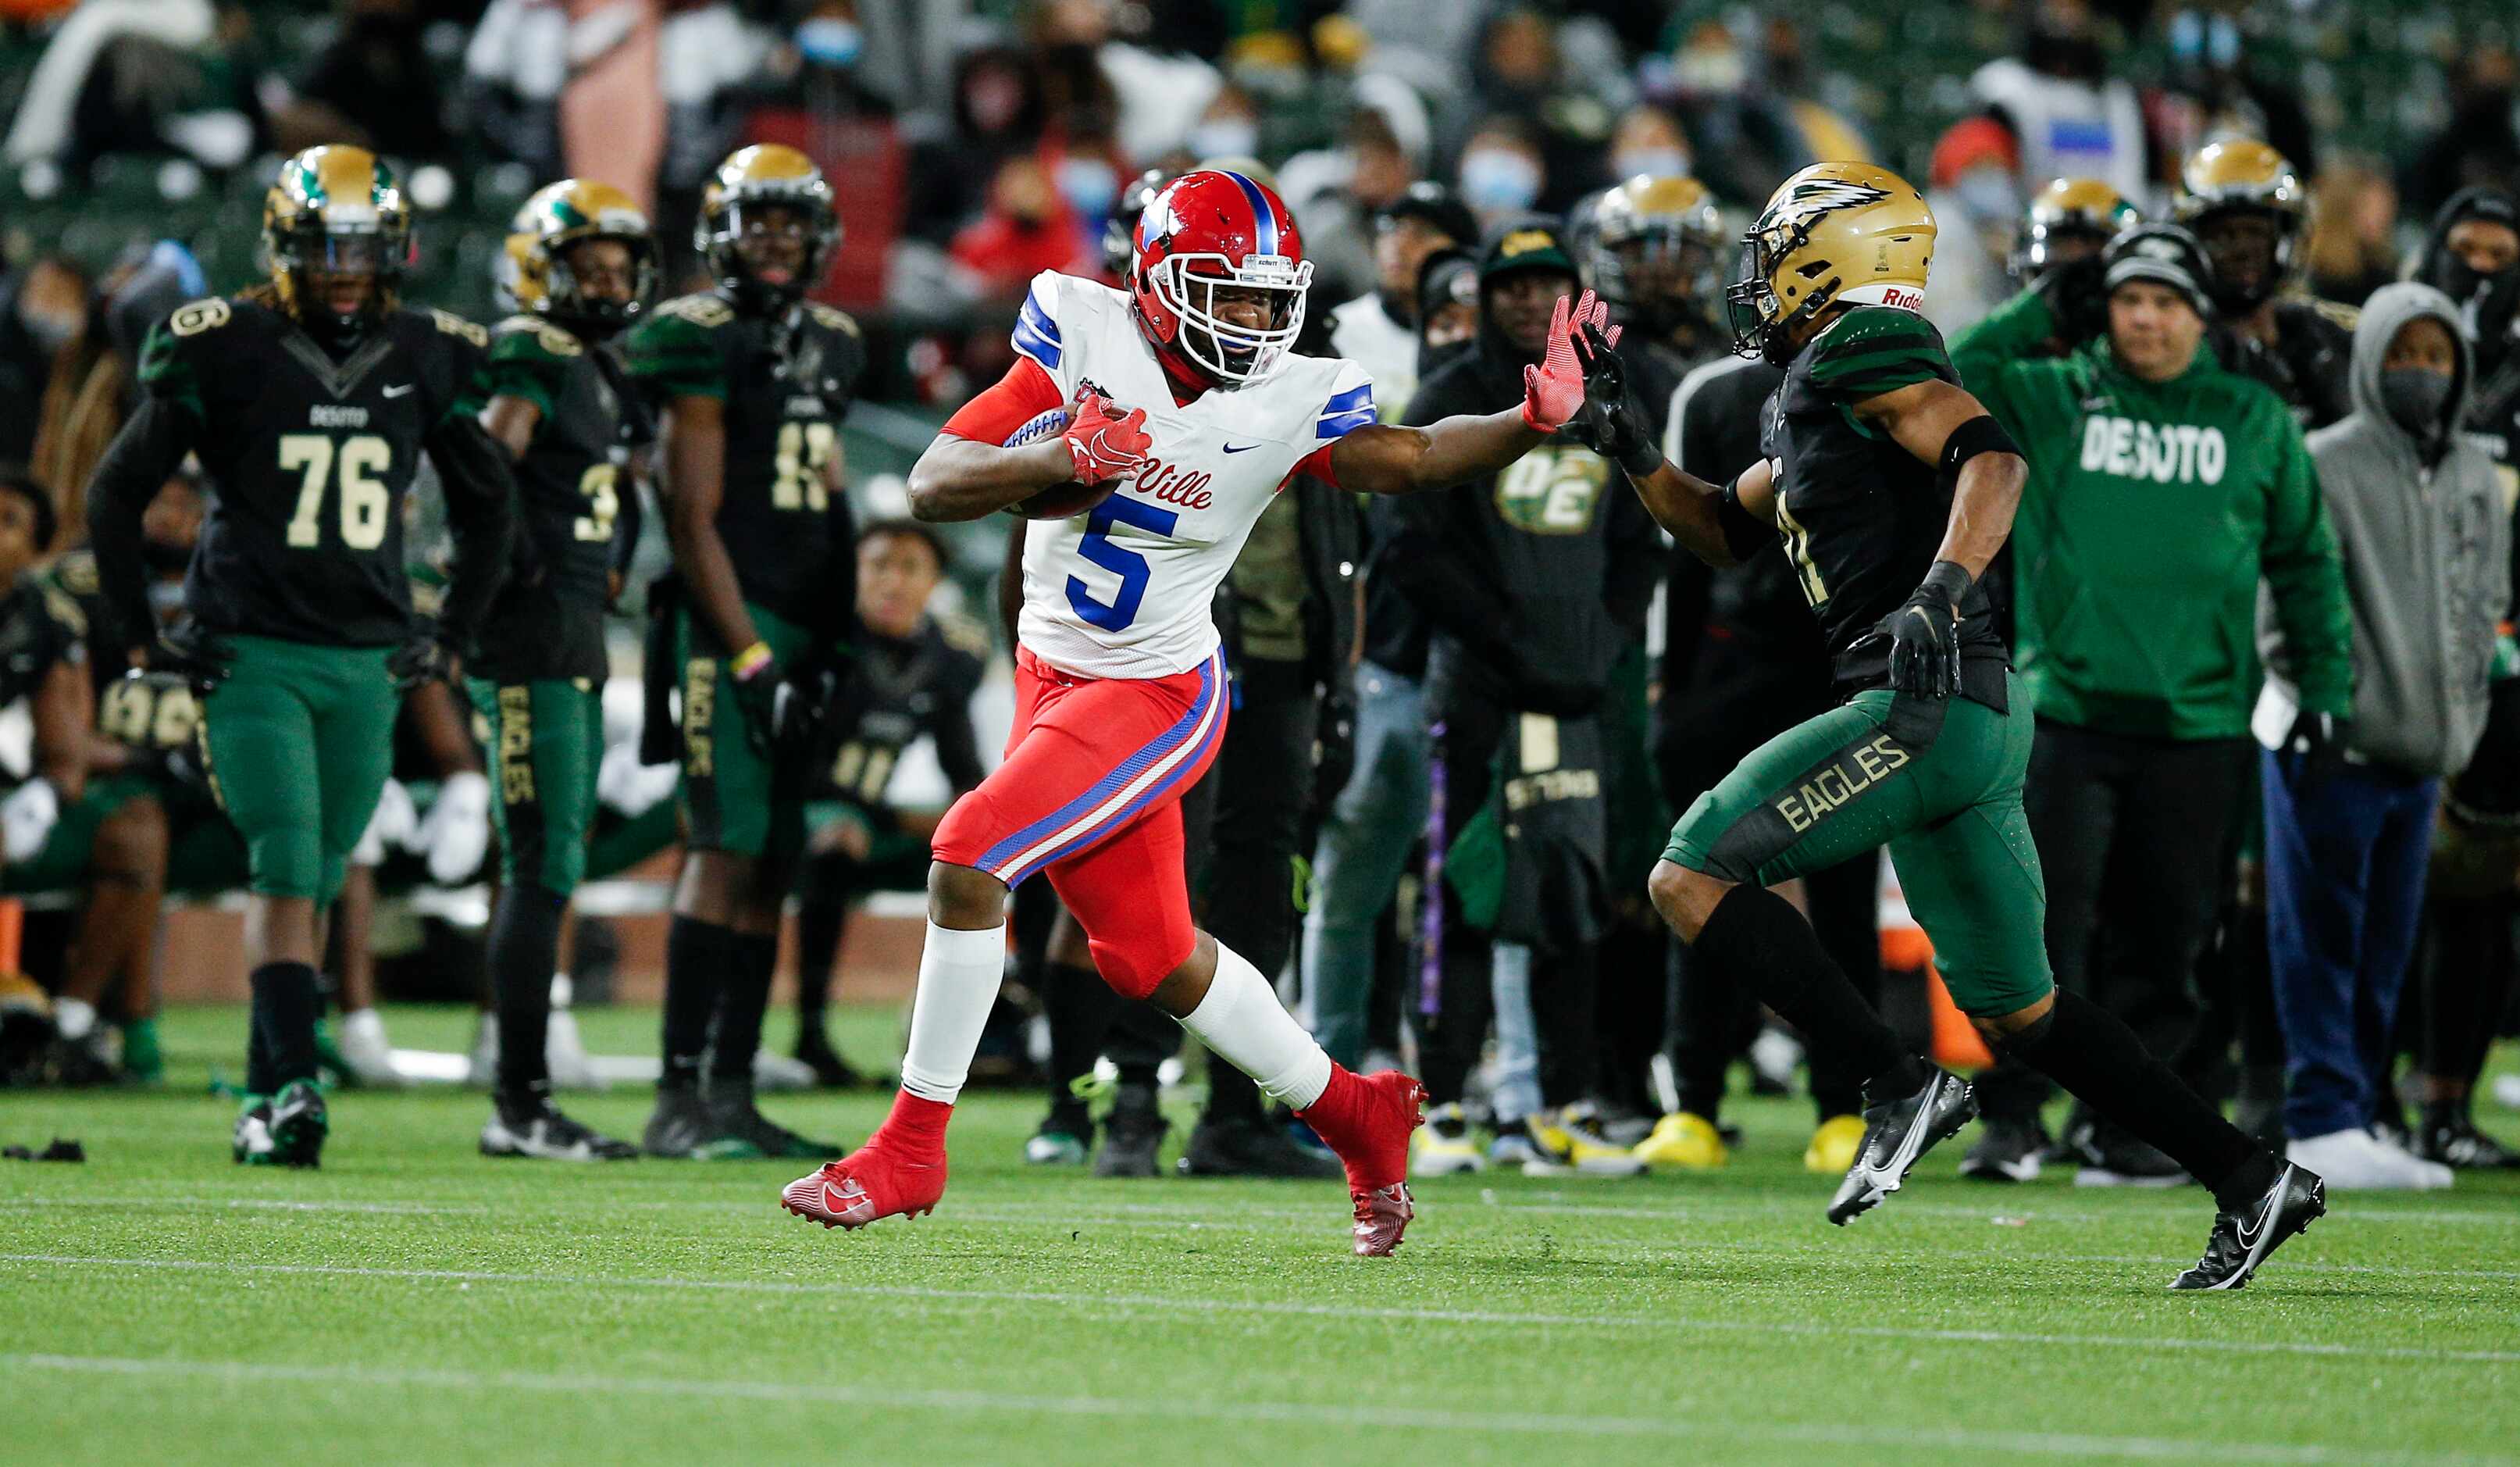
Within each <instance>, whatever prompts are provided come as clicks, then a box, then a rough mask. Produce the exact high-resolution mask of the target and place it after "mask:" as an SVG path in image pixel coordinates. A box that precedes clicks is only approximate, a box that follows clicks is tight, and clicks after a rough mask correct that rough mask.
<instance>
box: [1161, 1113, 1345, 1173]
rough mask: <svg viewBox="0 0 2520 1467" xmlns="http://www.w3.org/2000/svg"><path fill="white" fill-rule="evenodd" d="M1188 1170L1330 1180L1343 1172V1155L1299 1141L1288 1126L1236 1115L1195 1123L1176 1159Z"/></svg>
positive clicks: (1184, 1171) (1184, 1170) (1179, 1165)
mask: <svg viewBox="0 0 2520 1467" xmlns="http://www.w3.org/2000/svg"><path fill="white" fill-rule="evenodd" d="M1176 1165H1177V1166H1178V1168H1179V1169H1180V1171H1181V1174H1182V1175H1184V1176H1275V1177H1285V1178H1289V1179H1292V1180H1298V1181H1328V1180H1329V1179H1331V1178H1333V1177H1338V1176H1344V1175H1346V1174H1347V1169H1345V1168H1344V1167H1342V1166H1340V1165H1339V1160H1338V1158H1336V1157H1334V1156H1327V1155H1325V1154H1323V1153H1321V1152H1318V1151H1314V1150H1312V1149H1311V1148H1310V1147H1305V1146H1298V1145H1296V1144H1295V1138H1294V1137H1292V1136H1289V1135H1287V1134H1286V1131H1285V1127H1283V1126H1278V1125H1271V1124H1269V1123H1267V1122H1263V1121H1249V1120H1243V1119H1240V1118H1237V1119H1234V1120H1230V1121H1202V1122H1200V1123H1198V1124H1197V1125H1195V1126H1193V1127H1192V1128H1191V1133H1190V1140H1189V1141H1188V1142H1187V1143H1185V1144H1184V1145H1183V1147H1182V1154H1181V1161H1180V1162H1179V1163H1177V1164H1176Z"/></svg>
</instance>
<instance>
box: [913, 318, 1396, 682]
mask: <svg viewBox="0 0 2520 1467" xmlns="http://www.w3.org/2000/svg"><path fill="white" fill-rule="evenodd" d="M1014 347H1015V350H1016V351H1017V352H1018V353H1020V354H1021V356H1022V358H1023V360H1021V361H1019V362H1017V363H1016V366H1015V370H1014V372H1012V373H1010V374H1009V376H1008V377H1007V379H1006V380H1005V381H1004V382H1001V383H1000V384H998V386H997V387H994V388H992V389H990V390H989V391H987V392H985V393H983V394H981V396H980V397H979V398H976V399H974V400H973V401H972V402H971V403H970V404H968V405H967V406H966V407H965V408H964V410H963V411H962V412H960V413H957V414H956V415H955V416H954V419H953V420H952V421H951V422H949V423H947V424H946V425H945V431H946V432H948V433H951V434H954V435H956V436H960V437H967V438H971V439H974V440H977V441H983V442H994V443H1003V444H1008V445H1014V444H1020V443H1027V442H1033V441H1037V440H1038V439H1040V438H1042V437H1045V436H1053V435H1056V434H1057V433H1058V432H1060V431H1061V429H1062V428H1064V426H1065V422H1066V418H1065V412H1066V408H1067V405H1068V404H1070V403H1073V402H1075V401H1077V400H1078V399H1080V398H1082V397H1083V396H1085V395H1086V394H1088V393H1092V392H1100V393H1102V395H1104V396H1106V397H1108V398H1110V399H1111V400H1112V401H1113V402H1114V403H1115V404H1117V407H1118V410H1119V411H1121V412H1124V413H1125V412H1126V411H1128V410H1129V409H1131V408H1141V407H1142V408H1145V409H1146V410H1147V433H1148V436H1149V437H1150V438H1151V439H1152V440H1153V441H1152V445H1151V446H1150V447H1149V448H1148V457H1147V462H1146V465H1145V466H1144V467H1143V468H1141V469H1140V470H1139V471H1138V472H1137V473H1136V474H1135V475H1134V476H1132V477H1130V478H1129V479H1127V480H1125V481H1122V483H1121V485H1120V488H1119V491H1118V492H1116V493H1114V494H1113V495H1112V496H1111V497H1110V498H1109V499H1106V500H1104V501H1103V502H1102V504H1101V505H1100V506H1099V507H1097V508H1096V509H1094V510H1093V511H1092V512H1090V513H1088V514H1084V515H1079V516H1076V517H1074V518H1072V519H1068V520H1058V521H1044V522H1041V523H1038V524H1035V525H1033V526H1032V527H1030V528H1029V529H1028V530H1027V531H1026V533H1025V537H1024V557H1023V613H1022V616H1021V618H1020V619H1019V621H1018V623H1017V635H1018V636H1019V638H1020V639H1021V641H1022V642H1023V645H1024V646H1026V647H1028V648H1030V649H1032V653H1033V655H1034V656H1035V657H1038V658H1040V659H1042V660H1043V661H1044V662H1047V663H1049V664H1051V665H1053V666H1056V667H1060V668H1063V669H1065V670H1067V671H1070V672H1078V673H1083V674H1086V675H1088V676H1093V677H1131V678H1147V677H1168V676H1171V675H1172V674H1174V673H1177V672H1186V671H1189V670H1190V669H1192V668H1193V667H1196V666H1197V665H1200V664H1201V663H1202V662H1204V661H1206V660H1207V657H1208V655H1209V654H1210V653H1213V652H1214V651H1215V650H1216V647H1217V631H1216V623H1215V621H1214V620H1213V619H1212V618H1211V617H1210V615H1209V604H1210V602H1211V601H1212V600H1213V599H1214V597H1215V594H1216V587H1217V584H1218V582H1220V581H1222V580H1223V579H1224V578H1225V573H1226V572H1228V571H1229V570H1231V569H1233V566H1234V559H1235V557H1236V556H1237V555H1238V554H1239V553H1240V552H1241V549H1242V542H1243V540H1244V539H1245V538H1246V537H1247V536H1249V534H1250V533H1251V527H1252V525H1253V523H1254V522H1256V521H1257V520H1258V519H1259V518H1260V513H1261V511H1263V510H1265V509H1267V508H1268V507H1269V504H1270V501H1271V499H1272V498H1273V497H1274V496H1275V495H1276V494H1277V492H1278V490H1279V489H1280V488H1282V487H1283V486H1284V484H1285V482H1286V481H1287V480H1288V479H1289V478H1291V477H1292V476H1293V475H1294V474H1295V473H1296V472H1297V471H1298V470H1301V471H1302V472H1305V473H1308V474H1312V475H1314V476H1316V477H1318V478H1322V479H1329V478H1331V474H1330V469H1329V450H1330V448H1331V446H1332V445H1333V444H1335V443H1336V442H1337V441H1338V440H1339V439H1340V438H1341V437H1344V436H1346V435H1348V434H1349V433H1352V432H1354V431H1355V430H1357V429H1359V428H1362V427H1365V426H1366V425H1367V424H1370V423H1372V422H1373V420H1374V414H1373V384H1372V383H1371V381H1370V380H1369V379H1368V378H1367V376H1366V373H1365V369H1364V368H1363V367H1360V366H1358V365H1357V364H1356V363H1354V362H1351V361H1343V360H1338V359H1334V358H1324V357H1309V356H1288V357H1286V358H1285V359H1284V360H1283V363H1282V364H1281V365H1280V366H1279V367H1278V369H1277V370H1276V371H1275V372H1273V373H1272V374H1271V375H1269V376H1268V377H1265V378H1263V379H1261V380H1260V381H1258V382H1254V383H1251V384H1249V385H1247V386H1244V387H1241V388H1238V389H1235V390H1225V389H1211V390H1208V391H1206V392H1204V393H1202V394H1200V395H1199V396H1198V397H1196V398H1195V399H1193V400H1192V401H1191V402H1188V403H1176V402H1175V401H1174V400H1173V393H1172V388H1171V385H1170V383H1169V381H1168V379H1167V378H1166V377H1165V375H1164V369H1163V366H1162V364H1161V363H1159V362H1158V361H1157V360H1156V358H1155V353H1154V348H1153V347H1151V346H1150V345H1148V343H1147V339H1146V337H1145V336H1144V335H1143V334H1142V333H1141V332H1140V331H1139V329H1138V324H1137V320H1136V318H1135V315H1134V312H1133V307H1132V306H1131V303H1130V299H1129V297H1128V296H1127V295H1125V294H1123V293H1122V292H1119V291H1116V290H1113V289H1111V288H1110V287H1108V286H1104V285H1099V284H1096V283H1095V282H1093V281H1090V280H1082V279H1079V278H1077V277H1075V276H1071V275H1061V274H1058V273H1057V272H1055V271H1047V270H1046V271H1044V272H1042V273H1041V274H1039V275H1036V276H1034V277H1033V281H1032V288H1031V290H1030V292H1029V293H1028V294H1027V295H1026V296H1025V298H1024V303H1023V306H1022V309H1021V310H1020V312H1019V313H1018V314H1017V316H1016V319H1015V328H1014Z"/></svg>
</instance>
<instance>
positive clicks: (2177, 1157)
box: [2003, 988, 2275, 1213]
mask: <svg viewBox="0 0 2520 1467" xmlns="http://www.w3.org/2000/svg"><path fill="white" fill-rule="evenodd" d="M2003 1047H2004V1049H2005V1050H2006V1051H2007V1052H2008V1053H2011V1054H2014V1055H2017V1056H2019V1057H2020V1058H2021V1059H2022V1061H2023V1062H2025V1063H2027V1064H2029V1065H2031V1066H2032V1067H2034V1068H2035V1069H2037V1070H2039V1071H2040V1072H2041V1073H2042V1074H2045V1075H2046V1076H2047V1077H2048V1078H2050V1079H2053V1080H2054V1081H2056V1083H2058V1084H2060V1085H2062V1086H2064V1087H2065V1089H2066V1090H2067V1092H2068V1093H2070V1094H2072V1095H2073V1096H2074V1098H2076V1099H2077V1100H2080V1101H2082V1102H2084V1103H2085V1104H2087V1105H2089V1106H2090V1107H2091V1108H2092V1110H2093V1113H2094V1114H2096V1115H2097V1116H2099V1118H2100V1119H2101V1120H2104V1121H2109V1122H2114V1123H2117V1124H2118V1125H2120V1126H2123V1127H2125V1129H2126V1131H2127V1133H2128V1134H2129V1135H2132V1136H2134V1137H2135V1138H2136V1139H2137V1140H2138V1141H2141V1142H2144V1143H2145V1144H2147V1145H2149V1146H2152V1147H2155V1148H2157V1149H2158V1150H2160V1151H2161V1152H2163V1153H2164V1154H2166V1155H2167V1156H2169V1157H2170V1159H2171V1160H2172V1161H2175V1162H2177V1163H2178V1164H2179V1165H2180V1166H2182V1167H2184V1168H2186V1169H2187V1174H2188V1175H2190V1176H2193V1177H2195V1178H2196V1179H2197V1180H2198V1181H2200V1182H2203V1183H2204V1184H2205V1185H2206V1186H2207V1187H2210V1188H2212V1189H2213V1192H2214V1201H2215V1204H2216V1205H2217V1206H2218V1207H2220V1208H2221V1209H2222V1210H2223V1211H2225V1212H2227V1213H2228V1212H2235V1211H2237V1210H2239V1209H2240V1208H2243V1207H2246V1206H2247V1205H2248V1204H2249V1203H2251V1202H2254V1201H2256V1200H2257V1198H2258V1195H2259V1194H2260V1193H2262V1192H2264V1191H2266V1189H2267V1188H2268V1186H2269V1185H2270V1184H2272V1183H2273V1181H2274V1174H2275V1172H2274V1169H2275V1159H2274V1155H2273V1153H2272V1152H2270V1151H2268V1150H2267V1149H2266V1148H2265V1147H2263V1146H2260V1145H2259V1144H2258V1143H2257V1142H2255V1141H2253V1140H2251V1139H2249V1137H2248V1136H2247V1135H2246V1134H2245V1133H2244V1132H2242V1131H2241V1130H2240V1129H2239V1128H2238V1127H2236V1126H2234V1125H2232V1124H2231V1123H2229V1122H2228V1121H2226V1120H2224V1119H2223V1113H2222V1112H2220V1111H2218V1110H2216V1109H2214V1108H2213V1107H2212V1106H2210V1105H2207V1104H2206V1103H2205V1101H2204V1100H2203V1099H2202V1098H2201V1097H2200V1096H2198V1095H2197V1093H2196V1092H2195V1091H2193V1090H2191V1089H2189V1088H2187V1086H2185V1085H2184V1084H2182V1083H2181V1082H2180V1080H2179V1077H2178V1076H2176V1075H2173V1074H2172V1073H2171V1071H2170V1066H2169V1065H2168V1064H2167V1063H2165V1062H2164V1061H2163V1060H2162V1059H2161V1058H2160V1057H2159V1056H2157V1055H2155V1054H2153V1053H2152V1052H2150V1051H2149V1050H2147V1049H2145V1048H2144V1047H2143V1041H2142V1040H2141V1039H2138V1038H2137V1037H2136V1036H2135V1031H2134V1030H2131V1029H2129V1028H2127V1027H2126V1024H2125V1021H2123V1020H2121V1019H2119V1018H2118V1017H2117V1016H2116V1015H2115V1014H2112V1013H2110V1012H2109V1011H2108V1010H2106V1009H2104V1008H2102V1007H2100V1006H2099V1005H2098V1004H2096V1003H2093V1002H2092V1001H2091V1000H2090V999H2088V998H2085V997H2084V996H2083V995H2082V994H2080V993H2076V992H2074V991H2072V990H2071V989H2068V988H2059V989H2057V990H2056V1007H2055V1008H2054V1009H2052V1010H2050V1011H2049V1013H2048V1017H2047V1018H2045V1019H2043V1020H2041V1021H2040V1022H2039V1023H2038V1024H2036V1025H2034V1026H2032V1028H2031V1029H2030V1030H2029V1031H2027V1032H2025V1033H2021V1034H2017V1035H2015V1036H2013V1037H2012V1038H2010V1039H2007V1040H2005V1041H2004V1046H2003Z"/></svg>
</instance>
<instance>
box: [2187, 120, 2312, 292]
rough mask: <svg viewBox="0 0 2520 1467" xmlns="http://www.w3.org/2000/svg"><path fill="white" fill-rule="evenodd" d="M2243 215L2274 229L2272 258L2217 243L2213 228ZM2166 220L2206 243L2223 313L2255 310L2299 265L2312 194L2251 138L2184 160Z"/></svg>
mask: <svg viewBox="0 0 2520 1467" xmlns="http://www.w3.org/2000/svg"><path fill="white" fill-rule="evenodd" d="M2241 213H2249V214H2256V215H2258V216H2260V217H2263V218H2264V219H2266V220H2267V221H2268V223H2269V225H2270V226H2271V227H2272V229H2273V247H2274V253H2273V258H2272V259H2268V260H2265V261H2258V260H2251V259H2248V258H2246V257H2245V256H2243V255H2241V254H2240V253H2239V249H2238V247H2237V246H2236V245H2235V244H2234V243H2232V242H2227V241H2225V240H2222V239H2220V238H2218V232H2217V230H2216V229H2215V225H2216V224H2217V223H2218V222H2219V221H2221V220H2223V219H2226V218H2228V217H2230V216H2232V215H2234V214H2241ZM2171 216H2172V217H2173V218H2175V219H2176V220H2178V222H2180V223H2181V224H2183V225H2185V226H2186V227H2187V229H2188V230H2189V231H2190V232H2191V233H2193V234H2194V235H2195V236H2196V238H2197V239H2198V240H2199V241H2201V242H2203V244H2204V246H2205V252H2206V254H2207V255H2208V256H2209V257H2210V258H2211V260H2212V262H2213V265H2214V282H2215V283H2214V297H2215V301H2216V303H2217V304H2219V305H2221V306H2222V307H2223V308H2224V309H2225V310H2227V311H2248V310H2254V309H2256V308H2257V307H2258V306H2259V305H2262V304H2264V303H2265V302H2266V301H2267V300H2268V299H2269V298H2272V297H2273V295H2274V294H2275V292H2277V291H2279V290H2281V289H2283V287H2284V286H2285V285H2286V284H2287V283H2288V282H2290V281H2291V279H2292V277H2293V275H2294V273H2295V271H2296V270H2297V269H2298V267H2299V264H2300V255H2301V242H2302V240H2303V239H2304V238H2306V237H2307V236H2308V235H2309V233H2310V191H2309V190H2308V189H2307V188H2305V187H2304V186H2303V185H2302V181H2301V175H2300V174H2298V173H2297V172H2295V171H2294V170H2293V165H2292V163H2291V162H2290V161H2288V160H2286V159H2285V158H2284V156H2283V155H2282V154H2280V153H2277V152H2276V151H2275V150H2274V149H2273V148H2270V147H2268V146H2267V145H2266V144H2264V143H2261V142H2259V141H2258V140H2257V139H2255V138H2228V139H2226V140H2225V141H2223V142H2219V143H2208V144H2206V145H2205V146H2204V147H2202V148H2199V149H2197V150H2196V153H2195V155H2194V156H2193V157H2191V158H2189V159H2188V160H2187V164H2186V166H2185V167H2183V168H2182V169H2181V170H2180V175H2179V197H2178V199H2177V201H2176V202H2174V203H2173V204H2172V206H2171ZM2252 267H2254V268H2252Z"/></svg>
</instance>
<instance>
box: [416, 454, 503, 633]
mask: <svg viewBox="0 0 2520 1467" xmlns="http://www.w3.org/2000/svg"><path fill="white" fill-rule="evenodd" d="M427 448H428V457H429V460H430V462H432V463H434V464H436V465H437V478H438V481H439V482H440V483H441V484H443V485H444V487H445V493H446V526H447V528H448V529H449V530H451V531H452V532H453V533H454V536H455V564H454V566H453V567H452V568H451V569H450V570H449V572H448V573H447V581H446V600H445V603H444V604H443V606H442V607H441V608H440V610H439V612H438V614H437V624H438V636H439V638H440V639H441V640H443V641H445V642H447V643H449V644H450V645H452V646H456V647H469V646H471V645H472V635H473V633H474V632H476V631H478V630H479V629H480V626H481V619H482V618H483V617H485V616H487V615H488V614H489V611H490V602H491V599H492V598H493V597H496V596H497V595H498V594H499V586H500V585H501V583H502V582H504V581H505V580H506V579H507V576H508V557H509V555H510V553H511V550H512V544H511V542H512V540H513V539H514V537H515V534H516V528H517V481H516V478H515V476H514V475H512V474H511V473H510V472H509V467H508V450H507V449H506V448H505V447H503V446H501V444H500V442H499V440H498V439H496V438H494V437H492V436H490V433H489V430H488V429H485V428H483V427H482V426H481V423H480V420H478V419H476V418H473V417H472V416H470V415H468V414H463V413H457V414H453V415H451V416H449V417H448V418H447V419H446V420H445V421H444V422H442V423H440V424H438V425H437V430H436V432H434V433H432V434H430V435H429V436H428V442H427Z"/></svg>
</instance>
